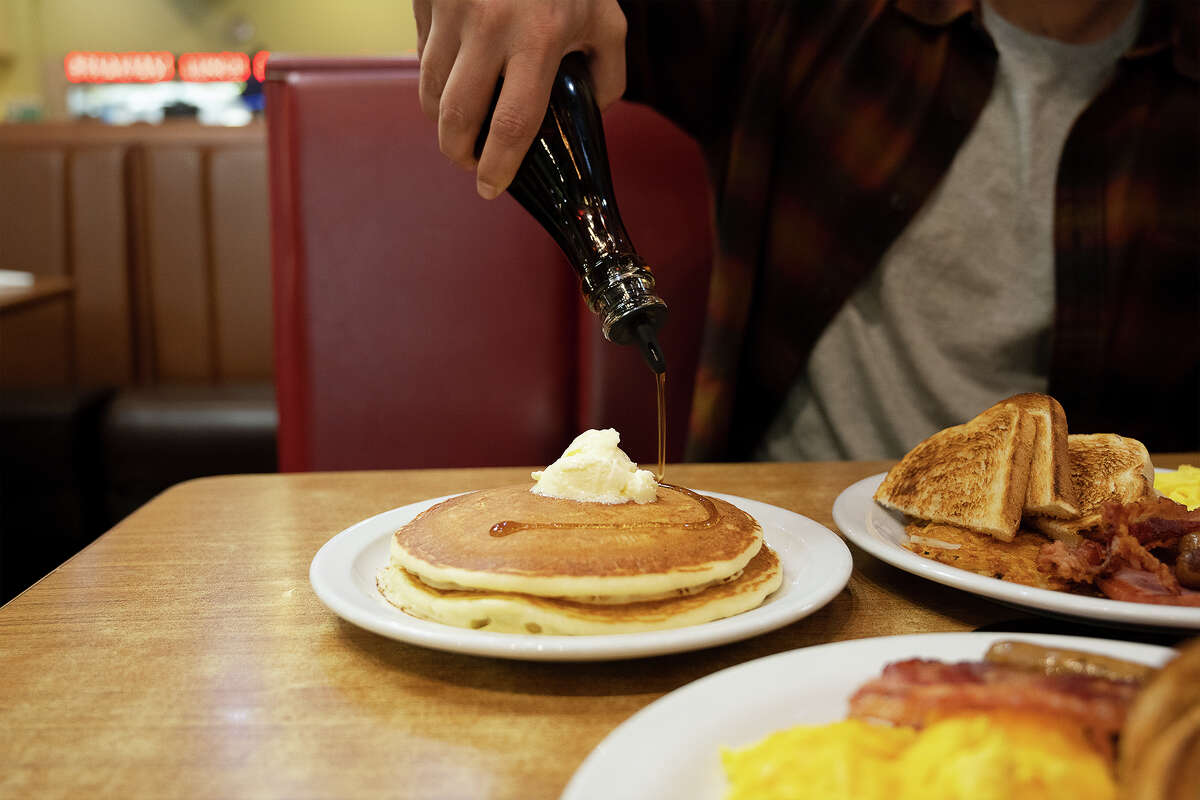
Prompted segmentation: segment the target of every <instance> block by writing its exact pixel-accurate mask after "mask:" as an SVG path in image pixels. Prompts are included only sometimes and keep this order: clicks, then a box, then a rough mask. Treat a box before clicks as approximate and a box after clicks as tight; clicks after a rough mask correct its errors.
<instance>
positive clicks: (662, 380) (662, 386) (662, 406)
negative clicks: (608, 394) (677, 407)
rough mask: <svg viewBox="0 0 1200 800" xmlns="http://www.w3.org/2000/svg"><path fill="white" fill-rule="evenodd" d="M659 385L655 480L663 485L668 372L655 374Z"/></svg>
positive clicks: (665, 457)
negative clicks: (656, 470) (656, 469)
mask: <svg viewBox="0 0 1200 800" xmlns="http://www.w3.org/2000/svg"><path fill="white" fill-rule="evenodd" d="M654 379H655V382H656V383H657V384H658V472H656V473H654V480H656V481H658V482H659V484H660V485H661V484H662V482H663V477H665V476H666V474H667V373H666V370H664V371H662V372H659V373H657V374H655V376H654Z"/></svg>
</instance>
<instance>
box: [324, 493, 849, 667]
mask: <svg viewBox="0 0 1200 800" xmlns="http://www.w3.org/2000/svg"><path fill="white" fill-rule="evenodd" d="M693 491H698V492H700V493H702V494H706V495H709V496H712V497H717V498H720V499H723V500H727V501H729V502H731V503H733V504H734V505H737V506H738V507H739V508H742V509H743V510H745V511H747V512H748V513H750V514H751V515H752V516H755V515H756V512H755V511H754V510H753V508H754V507H755V506H758V507H761V509H762V510H766V511H768V513H769V514H770V515H779V514H781V515H784V516H783V520H784V521H788V522H794V523H795V524H797V525H798V526H799V529H798V530H793V529H790V528H781V530H782V532H783V535H785V536H788V537H796V538H797V539H798V540H799V541H800V542H802V543H803V544H805V545H806V546H808V547H815V548H817V549H819V550H820V551H821V552H822V555H823V557H826V558H827V559H828V560H829V565H828V568H827V569H825V570H823V571H822V573H821V574H820V579H819V581H818V582H817V584H816V588H815V589H813V590H811V591H808V592H806V593H805V594H804V595H803V596H802V597H800V598H798V599H797V600H796V601H795V604H794V605H789V606H787V607H785V608H782V609H779V608H777V609H775V611H774V612H772V611H771V610H770V605H769V602H768V603H767V604H764V605H762V606H759V607H758V608H755V609H751V610H749V611H746V612H743V613H742V614H738V615H735V616H733V617H726V618H724V619H718V620H713V621H711V622H707V623H702V624H700V625H691V626H686V627H681V628H670V629H666V630H661V631H644V632H639V633H617V634H600V635H593V636H566V635H557V636H556V635H542V634H539V635H536V636H534V635H527V634H512V633H496V632H491V631H472V630H470V629H467V628H457V627H454V626H450V625H443V624H441V623H436V622H431V621H428V620H422V619H418V618H416V617H411V616H409V615H407V614H404V612H402V611H400V610H399V609H394V611H395V613H396V614H397V615H402V616H400V617H396V618H394V619H389V620H381V618H380V613H379V612H378V611H377V612H375V613H370V612H369V611H367V610H366V609H364V608H363V607H362V606H360V605H359V603H358V602H356V600H358V599H360V598H357V597H348V596H347V594H354V593H359V590H358V588H357V587H354V586H353V575H352V574H351V573H350V572H349V570H351V569H353V562H354V559H356V558H357V557H358V556H359V555H360V554H361V553H362V552H363V551H364V550H365V549H366V548H368V547H370V546H371V545H373V544H374V543H375V542H377V541H378V539H379V538H380V537H381V536H390V535H391V534H390V533H378V532H375V531H374V530H373V529H374V528H376V527H378V526H379V525H380V524H383V520H384V519H385V518H390V517H396V518H397V521H396V523H394V524H396V525H397V526H398V525H399V524H403V523H404V522H405V521H407V520H408V519H411V517H415V516H416V515H417V514H418V513H420V512H421V511H423V510H424V509H426V508H428V507H430V506H432V505H434V504H436V503H439V502H442V501H443V500H446V499H448V498H450V497H455V496H457V495H459V494H464V492H456V493H454V494H449V495H444V496H442V497H435V498H429V499H425V500H418V501H415V502H413V503H408V504H405V505H402V506H398V507H396V508H391V509H388V510H386V511H381V512H379V513H377V514H374V515H372V516H370V517H367V518H366V519H363V520H360V521H358V522H356V523H354V524H352V525H350V526H348V527H346V528H344V529H343V530H341V531H339V532H338V533H336V534H334V535H333V536H332V537H331V538H330V539H329V540H327V541H326V542H325V543H324V544H323V545H322V546H321V547H320V548H319V549H318V550H317V553H316V554H315V555H314V556H313V559H312V562H311V564H310V565H309V583H310V585H311V586H312V588H313V591H314V593H315V594H316V595H317V598H318V599H319V600H320V601H321V603H322V604H323V605H324V606H325V607H326V608H327V609H328V610H329V611H331V612H333V613H334V614H335V615H336V616H338V617H340V618H341V619H343V620H345V621H346V622H349V623H350V624H353V625H356V626H357V627H360V628H363V629H365V630H368V631H371V632H373V633H375V634H377V635H380V636H384V637H386V638H391V639H395V640H397V641H403V642H406V643H409V644H415V645H418V646H421V647H427V648H431V649H436V650H443V651H447V652H455V653H463V654H468V655H479V656H488V657H496V658H509V659H517V660H534V661H562V662H565V661H606V660H619V659H627V658H643V657H650V656H657V655H666V654H669V653H679V652H687V651H691V650H698V649H702V648H707V647H716V646H719V645H722V644H729V643H731V642H736V641H741V640H743V639H747V638H751V637H753V636H758V635H761V634H763V633H767V632H769V631H772V630H777V629H779V628H782V627H785V626H787V625H790V624H792V623H793V622H796V621H798V620H800V619H803V618H804V617H807V616H809V615H811V614H813V613H815V612H817V611H819V610H820V609H821V608H823V607H824V606H826V605H828V603H829V602H830V601H831V600H833V598H834V597H836V596H837V595H838V594H839V593H840V592H841V591H842V590H843V589H844V588H845V586H846V584H847V583H848V582H849V580H850V575H851V573H852V572H853V566H854V564H853V557H852V555H851V553H850V548H849V547H848V546H847V545H846V542H845V541H844V540H843V539H842V537H841V536H839V535H838V534H837V533H836V532H835V531H833V530H832V529H830V528H829V527H827V526H825V525H822V524H821V523H819V522H817V521H815V520H813V519H811V518H809V517H806V516H804V515H802V514H798V513H796V512H795V511H790V510H788V509H786V508H782V507H780V506H776V505H772V504H770V503H766V502H763V501H761V500H754V499H752V498H747V497H740V496H738V495H731V494H726V493H722V492H712V491H708V490H705V489H695V490H693ZM747 506H749V508H748V507H747ZM409 515H411V516H409ZM758 516H763V513H762V511H759V512H758ZM758 516H756V518H758ZM761 521H762V520H760V522H761ZM766 522H767V524H764V525H763V528H764V531H763V533H764V540H765V541H767V542H768V543H771V540H772V538H774V534H773V532H772V531H771V530H770V529H769V528H770V526H771V523H772V520H769V519H768V520H766ZM387 524H388V525H391V524H393V523H391V522H388V523H387ZM781 561H783V566H784V569H785V570H786V569H787V568H788V561H787V559H786V558H784V557H783V554H782V553H781ZM793 563H794V562H793ZM380 566H382V564H380ZM338 574H341V577H342V578H345V579H348V580H349V581H350V584H351V587H352V588H351V590H350V591H349V592H347V591H346V590H345V587H344V586H342V587H339V586H338V584H337V583H336V582H335V581H334V580H333V577H334V576H337V575H338ZM784 579H785V581H786V580H787V578H786V572H785V578H784ZM379 600H380V602H381V603H383V602H386V601H383V600H382V598H379ZM387 608H389V609H390V608H391V607H387ZM380 609H381V610H382V609H384V607H383V606H382V605H381V606H380ZM755 612H764V613H758V614H756V613H755ZM747 620H749V621H750V623H751V624H749V625H747V624H746V622H747ZM714 628H715V630H714Z"/></svg>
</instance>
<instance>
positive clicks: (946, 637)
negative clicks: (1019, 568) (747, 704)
mask: <svg viewBox="0 0 1200 800" xmlns="http://www.w3.org/2000/svg"><path fill="white" fill-rule="evenodd" d="M1006 639H1019V640H1021V641H1028V642H1033V643H1035V644H1044V645H1047V646H1055V645H1057V646H1066V647H1070V648H1073V649H1079V650H1088V649H1089V648H1091V649H1092V651H1093V652H1097V653H1100V654H1105V655H1115V654H1117V653H1122V654H1124V655H1118V657H1124V658H1130V659H1131V660H1140V661H1141V662H1142V663H1156V662H1157V663H1162V662H1163V661H1165V659H1166V658H1167V656H1168V655H1169V654H1170V653H1171V652H1172V648H1169V647H1164V646H1161V645H1154V644H1146V643H1142V642H1130V641H1125V640H1121V639H1105V638H1100V637H1094V636H1071V635H1067V634H1047V633H1020V632H1006V631H988V632H980V631H946V632H937V633H912V634H898V635H893V636H869V637H863V638H859V639H847V640H843V641H839V642H825V643H822V644H816V645H810V646H807V647H799V648H796V649H793V650H785V651H782V652H779V653H772V654H771V655H767V656H762V657H760V658H756V659H753V660H750V661H744V662H742V663H740V664H734V665H732V666H729V667H726V668H725V669H721V670H718V671H716V672H713V673H710V674H708V675H704V676H702V677H699V678H697V679H695V680H693V681H689V682H688V683H685V684H683V685H682V686H680V687H678V688H676V689H674V690H672V691H670V692H667V693H666V694H664V695H662V696H661V697H659V698H657V699H655V700H653V701H652V702H650V703H648V704H647V705H645V706H643V707H642V708H641V709H639V710H638V711H636V712H634V713H633V714H631V715H630V716H629V717H627V718H626V719H625V720H623V721H622V722H621V723H620V724H619V725H617V726H616V727H615V728H613V729H612V730H611V731H609V732H608V734H606V735H605V737H604V738H603V739H601V740H600V742H599V743H598V744H597V745H596V746H595V747H594V748H592V750H591V751H590V752H589V753H588V754H587V756H585V757H584V759H583V761H581V762H580V763H579V765H578V766H577V767H576V769H575V771H574V772H573V773H572V774H571V777H570V779H569V780H568V782H567V785H566V786H565V787H564V789H563V792H562V794H561V795H560V797H559V800H588V799H589V798H591V797H596V796H606V795H604V794H601V795H595V794H589V792H592V791H593V790H592V787H591V786H589V783H590V782H591V781H593V780H594V779H593V778H592V773H596V774H599V775H603V774H606V773H609V772H611V768H609V767H607V766H606V759H609V758H612V757H614V756H612V755H611V753H614V752H615V753H616V757H620V756H621V751H620V748H621V747H622V746H623V745H624V744H625V742H624V740H625V739H626V738H627V737H629V736H630V735H631V732H632V731H635V730H637V729H638V728H639V726H644V725H648V724H652V723H653V721H654V720H655V718H656V717H658V716H659V715H662V716H669V715H670V714H671V713H672V712H673V709H674V706H676V705H681V704H682V705H688V704H690V705H695V706H699V705H700V704H698V703H696V698H697V697H698V696H699V697H703V696H704V693H705V692H707V691H708V689H709V687H710V686H712V685H714V684H718V685H719V684H721V683H724V682H726V681H729V682H731V683H734V684H741V685H755V679H754V673H756V672H760V671H766V672H768V673H769V672H770V671H771V669H772V668H773V667H774V665H775V663H776V662H779V663H785V662H788V661H792V660H795V661H797V662H798V664H796V665H793V668H792V669H791V673H792V674H794V675H797V676H802V675H804V674H805V669H804V668H803V667H804V664H803V662H806V661H808V662H811V661H812V660H814V659H816V660H820V659H821V658H822V657H824V656H826V654H828V653H830V652H831V651H837V654H838V655H840V656H841V658H842V662H843V663H845V662H846V661H847V660H849V659H851V658H853V656H854V654H855V653H854V651H856V650H872V651H873V650H876V649H879V648H882V649H883V650H884V651H885V652H884V653H877V654H876V658H877V659H878V660H879V662H880V664H881V665H882V664H883V663H887V662H888V661H891V660H896V659H900V658H910V657H914V656H913V653H914V652H918V651H920V650H921V649H924V648H922V647H921V645H922V643H924V642H931V641H936V642H939V643H941V642H945V643H947V644H953V643H955V642H961V643H962V649H963V650H964V651H965V650H966V649H968V646H974V647H977V648H978V650H979V652H980V656H978V657H981V656H982V651H983V650H984V649H985V648H984V645H985V644H990V643H992V642H994V641H997V640H1006ZM889 651H892V652H889ZM1139 652H1140V653H1141V654H1142V655H1143V657H1142V658H1140V659H1139V658H1138V656H1137V655H1135V653H1139ZM935 657H939V658H952V657H953V658H967V657H969V656H966V655H965V654H964V655H962V656H935ZM847 696H848V695H847ZM795 724H805V723H804V722H797V723H795ZM772 730H776V729H775V728H772ZM766 733H769V731H766V732H764V734H763V735H766ZM730 744H731V746H736V744H734V743H730ZM667 755H668V756H669V755H671V754H667ZM666 760H669V758H667V759H666ZM600 788H605V787H600ZM608 788H609V789H610V790H611V787H608ZM631 800H636V798H631Z"/></svg>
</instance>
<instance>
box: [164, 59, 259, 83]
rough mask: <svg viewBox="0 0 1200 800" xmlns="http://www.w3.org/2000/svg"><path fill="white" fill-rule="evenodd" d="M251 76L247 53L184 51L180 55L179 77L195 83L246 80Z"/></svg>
mask: <svg viewBox="0 0 1200 800" xmlns="http://www.w3.org/2000/svg"><path fill="white" fill-rule="evenodd" d="M249 77H250V57H249V56H247V55H246V54H245V53H184V54H183V55H181V56H179V79H180V80H183V81H189V82H193V83H212V82H215V81H235V82H236V81H244V80H246V79H247V78H249Z"/></svg>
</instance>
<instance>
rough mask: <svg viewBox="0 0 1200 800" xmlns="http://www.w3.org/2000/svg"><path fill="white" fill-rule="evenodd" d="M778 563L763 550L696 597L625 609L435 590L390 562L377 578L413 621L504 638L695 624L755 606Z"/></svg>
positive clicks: (776, 577) (775, 577)
mask: <svg viewBox="0 0 1200 800" xmlns="http://www.w3.org/2000/svg"><path fill="white" fill-rule="evenodd" d="M782 578H783V571H782V569H781V567H780V565H779V558H778V557H777V556H776V555H775V553H774V551H772V550H771V549H770V548H768V547H766V546H763V547H762V548H760V549H759V550H758V552H757V554H756V555H755V556H754V557H753V558H752V559H751V560H750V562H749V563H748V564H747V565H746V567H745V569H744V570H742V571H741V572H740V573H739V574H737V575H736V577H734V578H733V579H731V580H725V581H722V582H719V583H717V584H716V585H713V586H710V587H708V588H706V589H703V590H702V591H699V592H695V593H686V590H685V593H684V594H681V595H678V596H675V597H670V598H667V599H660V600H646V601H640V602H631V603H623V604H597V603H581V602H575V601H571V600H556V599H553V598H549V597H537V596H534V595H529V594H518V593H509V592H480V591H472V590H454V589H435V588H434V587H432V586H429V585H427V584H425V583H423V582H422V581H421V580H420V579H419V578H417V577H416V576H414V575H413V574H412V573H410V572H407V571H405V570H404V569H402V568H400V567H399V566H397V565H396V564H395V563H392V564H389V565H388V566H387V567H386V568H385V569H384V570H383V571H382V572H381V573H380V574H379V577H378V578H377V585H378V586H379V590H380V592H382V593H383V595H384V597H386V598H387V600H388V602H390V603H392V605H395V606H397V607H398V608H400V609H401V610H402V611H405V612H406V613H409V614H412V615H413V616H415V617H421V618H423V619H428V620H432V621H434V622H440V623H443V624H445V625H454V626H457V627H463V628H475V629H481V630H486V631H496V632H501V633H544V634H552V635H553V634H569V635H589V634H614V633H637V632H640V631H652V630H662V629H665V628H679V627H683V626H686V625H699V624H701V623H704V622H710V621H712V620H714V619H721V618H723V617H729V616H733V615H735V614H740V613H742V612H743V611H748V610H750V609H752V608H756V607H757V606H759V605H760V604H761V603H762V602H763V600H764V599H766V597H767V596H768V595H769V594H771V592H773V591H775V590H776V589H777V588H779V585H780V583H781V582H782Z"/></svg>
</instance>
